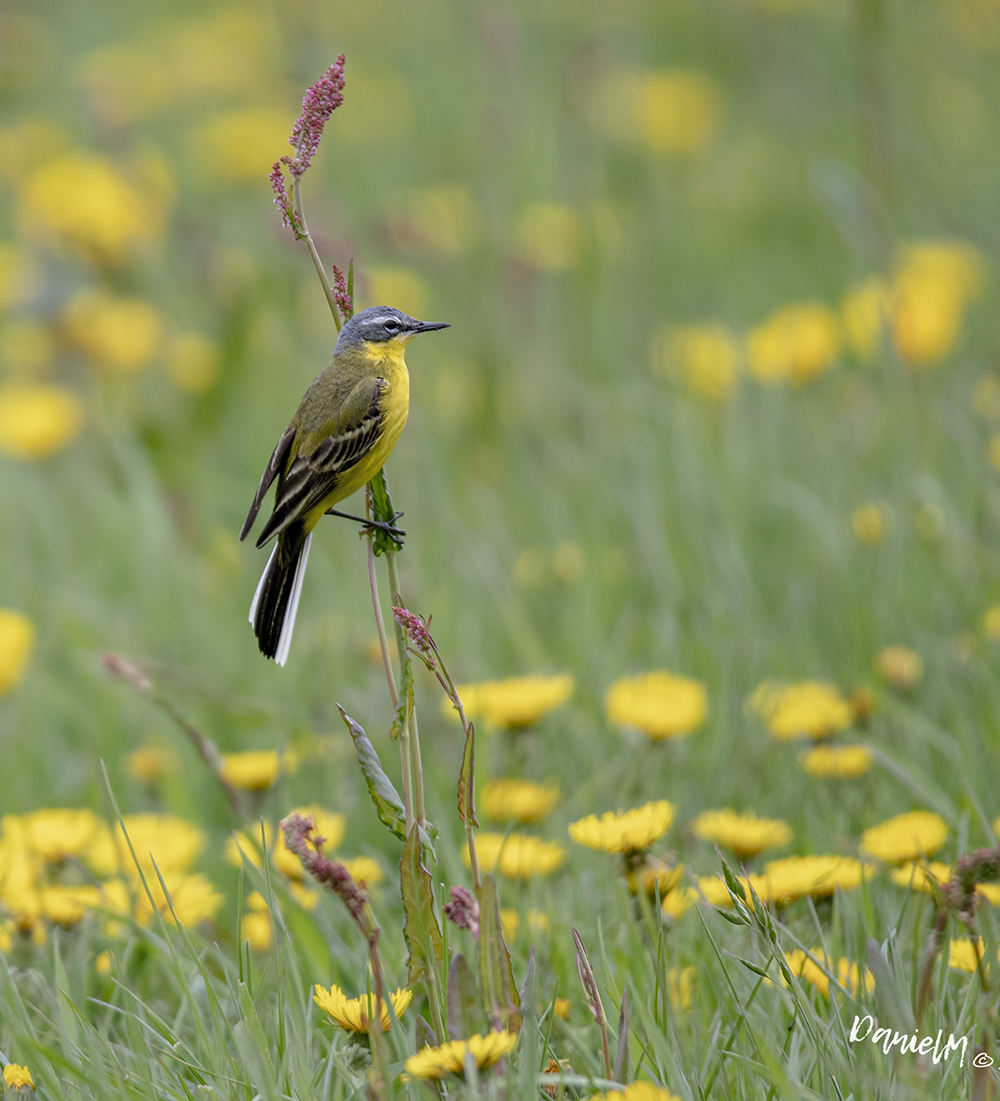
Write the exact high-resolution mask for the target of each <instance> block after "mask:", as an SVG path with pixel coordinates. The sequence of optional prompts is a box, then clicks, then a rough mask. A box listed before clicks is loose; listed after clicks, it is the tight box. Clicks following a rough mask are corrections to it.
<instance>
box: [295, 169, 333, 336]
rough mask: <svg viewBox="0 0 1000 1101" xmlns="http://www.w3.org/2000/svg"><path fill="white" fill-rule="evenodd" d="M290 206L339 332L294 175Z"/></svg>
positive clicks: (329, 287) (298, 234) (323, 271)
mask: <svg viewBox="0 0 1000 1101" xmlns="http://www.w3.org/2000/svg"><path fill="white" fill-rule="evenodd" d="M296 155H297V151H296ZM292 207H293V209H294V211H295V219H296V226H295V235H296V237H298V239H299V240H300V241H305V245H306V249H307V250H308V252H309V258H310V260H312V262H313V267H314V268H315V269H316V274H317V275H318V276H319V281H320V283H321V284H322V286H323V293H324V294H325V295H326V302H327V305H328V306H329V307H330V313H332V314H333V323H334V325H336V326H337V332H338V333H339V332H340V328H341V326H342V325H343V323H344V322H343V320H342V319H341V316H340V310H339V309H337V301H336V299H335V298H334V297H333V288H332V287H331V286H330V280H329V279H327V277H326V269H325V268H324V267H323V261H322V260H321V259H320V258H319V252H318V251H317V249H316V243H315V242H314V241H313V239H312V234H311V233H310V232H309V227H308V226H307V225H306V216H305V214H303V213H302V189H301V187H300V183H299V180H298V179H297V178H296V177H295V176H293V177H292Z"/></svg>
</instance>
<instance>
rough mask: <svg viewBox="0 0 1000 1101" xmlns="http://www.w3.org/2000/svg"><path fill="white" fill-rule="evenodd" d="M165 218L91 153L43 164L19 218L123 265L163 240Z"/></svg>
mask: <svg viewBox="0 0 1000 1101" xmlns="http://www.w3.org/2000/svg"><path fill="white" fill-rule="evenodd" d="M265 174H266V170H265ZM164 213H165V211H164V209H163V206H162V204H157V203H156V202H155V201H153V199H152V198H151V197H150V196H148V195H146V194H144V193H143V192H141V191H140V190H139V189H138V188H136V187H135V186H134V185H133V184H132V183H131V182H130V181H129V180H128V179H127V178H126V177H125V176H124V175H122V173H121V172H119V170H118V169H117V168H116V167H115V166H114V165H113V164H112V163H111V162H110V161H108V160H106V159H105V158H103V157H99V156H96V155H94V154H91V153H82V152H73V153H64V154H62V155H61V156H59V157H56V158H55V159H54V160H51V161H48V162H46V163H45V164H42V165H41V166H39V167H38V168H36V169H34V170H33V171H32V172H30V173H29V174H28V176H27V177H26V178H25V179H24V181H23V185H22V187H21V193H20V217H21V219H22V221H23V222H24V223H25V224H26V225H27V226H28V227H29V228H31V229H33V230H35V231H36V232H38V233H41V234H43V235H44V236H46V237H49V238H52V239H55V240H57V241H64V242H66V243H67V244H70V245H72V246H73V247H74V248H76V249H78V250H79V251H80V252H81V253H83V254H84V255H85V256H87V257H91V258H94V259H98V260H111V261H115V260H121V259H123V258H124V257H125V255H126V254H127V253H128V252H129V251H130V250H131V248H132V247H133V246H134V245H136V244H138V243H141V242H143V241H148V240H152V239H154V238H156V237H158V236H159V234H160V231H161V228H162V222H163V215H164Z"/></svg>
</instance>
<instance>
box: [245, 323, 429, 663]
mask: <svg viewBox="0 0 1000 1101" xmlns="http://www.w3.org/2000/svg"><path fill="white" fill-rule="evenodd" d="M447 328H449V325H448V324H447V323H445V322H438V321H418V320H417V319H416V318H415V317H410V316H409V314H405V313H403V312H402V310H397V309H394V308H393V307H392V306H369V307H368V308H367V309H364V310H361V311H359V312H358V313H356V314H354V316H353V317H350V318H348V320H347V321H345V322H344V325H343V327H342V328H341V330H340V335H339V336H338V337H337V343H336V346H335V347H334V349H333V356H332V358H331V359H330V362H329V363H328V364H327V365H326V367H324V369H323V370H322V371H321V372H320V373H319V374H318V375H317V376H316V378H315V379H313V382H312V384H311V385H310V387H309V389H308V390H307V391H306V392H305V396H304V397H303V398H302V401H301V402H299V407H298V409H296V410H295V414H294V416H293V417H292V419H291V421H290V423H289V425H288V427H287V428H286V429H285V431H284V432H283V433H282V435H281V438H280V439H279V440H278V443H277V446H276V447H275V449H274V451H273V453H272V454H271V458H270V459H269V460H268V462H267V466H266V467H265V468H264V473H263V475H262V476H261V479H260V485H258V487H257V492H256V493H255V494H254V499H253V504H252V505H251V506H250V511H249V513H247V518H246V520H245V521H244V523H243V527H242V529H241V530H240V541H241V542H242V541H243V540H244V539H245V538H246V537H247V535H248V534H249V533H250V530H251V528H252V527H253V525H254V521H255V520H256V518H257V513H258V512H259V511H260V507H261V504H262V503H263V501H264V497H265V496H266V495H267V492H268V490H269V489H270V488H271V485H272V483H273V482H274V481H275V480H277V487H276V489H275V494H274V507H273V508H272V510H271V515H270V517H269V518H268V520H267V523H265V525H264V528H263V530H262V531H261V533H260V536H259V538H258V539H257V547H258V549H259V548H261V547H263V546H264V544H265V543H267V542H268V541H269V540H270V539H272V538H274V536H277V537H278V538H277V542H276V543H275V545H274V548H273V549H272V551H271V556H270V558H268V560H267V565H266V566H265V567H264V572H263V573H262V574H261V578H260V581H259V582H258V584H257V590H256V592H255V593H254V596H253V602H252V603H251V605H250V623H251V625H252V626H253V629H254V634H255V635H256V636H257V643H258V645H259V646H260V651H261V653H262V654H263V655H264V656H265V657H267V658H273V659H274V661H275V662H276V663H277V664H278V665H284V664H285V662H286V661H287V660H288V650H289V647H290V645H291V641H292V631H293V630H294V627H295V615H296V612H297V611H298V605H299V598H300V596H301V595H302V580H303V578H304V576H305V572H306V563H307V562H308V560H309V548H310V546H311V544H312V536H313V529H314V528H315V527H316V525H317V524H318V523H319V521H320V517H322V516H323V515H324V514H326V513H328V512H331V513H332V514H333V515H336V516H347V518H348V519H351V520H357V521H359V522H360V523H362V524H369V523H370V524H371V526H375V527H382V528H386V529H388V530H389V534H390V535H395V536H396V537H397V539H398V536H399V535H401V534H402V533H400V532H398V530H397V529H395V528H393V527H391V525H390V524H387V523H385V522H382V523H376V522H374V521H371V522H369V521H365V520H362V519H361V518H360V517H357V516H349V515H348V514H346V513H341V512H337V510H336V509H334V508H333V506H334V505H335V504H337V503H338V502H340V501H342V500H344V499H345V498H346V497H350V495H351V494H352V493H354V492H355V491H356V490H358V489H360V488H361V487H362V486H363V485H365V484H366V483H367V482H369V481H370V480H371V479H372V478H373V477H374V476H375V475H376V474H377V473H378V472H379V470H381V468H382V466H383V465H384V463H385V461H386V459H388V458H389V455H390V454H391V452H392V449H393V448H394V447H395V446H396V441H397V440H398V439H399V437H400V434H401V433H402V431H403V427H404V426H405V424H406V417H407V414H408V412H409V408H410V376H409V373H408V372H407V369H406V362H405V360H404V358H403V353H404V351H405V349H406V346H407V345H408V344H409V343H410V341H411V340H412V339H413V338H414V337H415V336H417V335H418V334H419V333H429V332H433V331H434V330H436V329H447Z"/></svg>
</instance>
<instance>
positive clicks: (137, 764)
mask: <svg viewBox="0 0 1000 1101" xmlns="http://www.w3.org/2000/svg"><path fill="white" fill-rule="evenodd" d="M180 764H181V762H180V758H179V757H178V756H177V754H176V753H175V752H174V750H172V749H169V748H168V747H167V746H160V745H144V746H140V747H139V749H135V750H133V751H132V752H131V753H129V754H127V755H126V757H125V768H126V770H127V772H128V774H129V776H131V777H132V779H133V780H139V781H140V782H141V783H144V784H155V783H156V782H157V781H158V780H159V779H161V778H162V777H163V776H172V775H174V774H176V773H177V771H178V770H179V769H180Z"/></svg>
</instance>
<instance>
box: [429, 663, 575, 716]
mask: <svg viewBox="0 0 1000 1101" xmlns="http://www.w3.org/2000/svg"><path fill="white" fill-rule="evenodd" d="M575 687H576V683H575V681H574V680H573V678H572V677H571V676H569V675H568V674H566V673H560V674H558V675H556V676H551V677H546V676H541V675H535V676H527V677H508V678H507V679H506V680H494V681H481V682H480V683H478V684H466V685H460V686H459V689H458V694H459V696H460V697H461V700H462V706H463V707H464V708H465V713H466V715H468V716H469V717H470V718H473V719H482V720H483V721H484V722H485V723H486V724H487V725H489V726H499V727H506V728H507V729H508V730H520V729H521V728H523V727H526V726H532V725H533V724H534V723H536V722H538V721H539V719H541V718H542V717H543V716H545V715H547V714H548V713H549V712H550V711H554V710H555V709H556V708H557V707H561V706H562V705H563V704H564V703H565V702H566V701H567V700H568V699H569V698H570V696H572V695H573V691H574V689H575ZM445 703H446V704H447V707H446V708H445V713H446V714H451V715H454V714H456V712H455V710H454V708H453V707H452V706H451V704H450V703H448V701H447V700H446V701H445Z"/></svg>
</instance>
